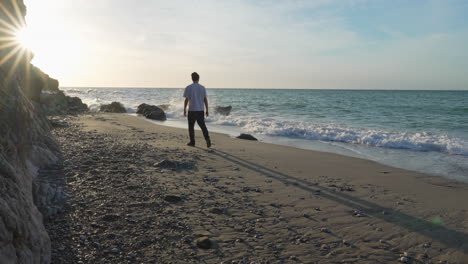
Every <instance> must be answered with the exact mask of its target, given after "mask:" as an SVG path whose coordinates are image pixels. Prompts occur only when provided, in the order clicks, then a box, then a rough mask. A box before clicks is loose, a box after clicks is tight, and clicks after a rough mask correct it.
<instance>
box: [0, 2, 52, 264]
mask: <svg viewBox="0 0 468 264" xmlns="http://www.w3.org/2000/svg"><path fill="white" fill-rule="evenodd" d="M25 15H26V7H25V6H24V3H23V0H0V263H2V264H4V263H5V264H7V263H49V262H50V239H49V237H48V235H47V232H46V230H45V228H44V224H43V216H42V214H41V212H40V211H39V210H38V206H39V207H41V206H42V205H40V204H37V203H38V201H44V199H43V197H38V195H35V194H34V193H41V194H42V195H44V192H43V191H40V192H35V191H33V190H38V189H42V187H41V186H40V185H38V184H37V182H38V181H37V171H38V169H40V168H44V167H47V166H49V165H51V164H54V163H56V162H57V161H58V160H59V158H58V157H59V149H58V146H57V144H56V142H55V141H54V139H53V138H52V137H51V135H50V127H49V123H48V121H47V119H46V117H45V115H44V114H43V111H42V107H41V106H40V105H39V104H38V103H37V101H39V100H40V94H41V92H42V90H43V89H44V88H45V87H46V86H48V85H51V86H55V82H54V81H53V80H52V79H50V78H49V77H48V76H46V75H45V74H44V73H42V72H41V71H40V70H39V69H37V68H35V67H33V66H32V65H31V64H30V60H31V58H32V55H31V54H30V53H29V52H27V51H26V50H25V49H24V48H22V47H21V46H20V45H19V44H18V43H16V42H15V41H14V31H15V28H18V27H19V26H21V24H23V22H22V21H23V18H24V16H25ZM57 87H58V83H57Z"/></svg>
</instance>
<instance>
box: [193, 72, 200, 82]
mask: <svg viewBox="0 0 468 264" xmlns="http://www.w3.org/2000/svg"><path fill="white" fill-rule="evenodd" d="M199 80H200V75H198V73H196V72H194V73H192V81H194V82H198V81H199Z"/></svg>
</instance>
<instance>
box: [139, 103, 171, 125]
mask: <svg viewBox="0 0 468 264" xmlns="http://www.w3.org/2000/svg"><path fill="white" fill-rule="evenodd" d="M137 114H140V115H143V116H144V117H146V118H148V119H152V120H159V121H166V113H164V110H162V109H161V108H159V107H157V106H155V105H148V104H141V105H139V106H138V110H137Z"/></svg>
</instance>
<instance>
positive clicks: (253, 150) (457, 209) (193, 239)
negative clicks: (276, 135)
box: [48, 114, 468, 263]
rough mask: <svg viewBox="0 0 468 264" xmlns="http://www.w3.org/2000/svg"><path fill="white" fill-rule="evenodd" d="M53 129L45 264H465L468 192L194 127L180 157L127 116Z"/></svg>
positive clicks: (160, 133)
mask: <svg viewBox="0 0 468 264" xmlns="http://www.w3.org/2000/svg"><path fill="white" fill-rule="evenodd" d="M56 123H57V124H58V125H57V128H55V129H54V134H55V135H56V137H57V138H58V140H59V141H60V144H61V146H62V151H63V155H64V164H63V171H64V175H65V176H64V184H65V185H66V186H67V189H68V192H69V194H70V198H69V199H68V200H67V201H66V202H65V204H64V205H63V210H62V211H61V212H60V213H59V214H58V215H56V216H55V217H54V218H52V219H50V221H49V223H48V229H49V234H50V236H51V239H52V243H53V249H54V252H53V263H398V261H403V262H405V261H406V262H407V263H468V235H467V234H468V230H467V228H468V211H467V210H468V202H466V201H468V185H467V184H463V183H458V182H453V181H449V180H446V179H443V178H439V177H432V176H428V175H424V174H421V173H417V172H411V171H406V170H402V169H397V168H392V167H388V166H384V165H381V164H377V163H374V162H371V161H367V160H362V159H356V158H350V157H344V156H340V155H336V154H330V153H322V152H314V151H308V150H300V149H295V148H291V147H285V146H279V145H273V144H266V143H261V142H252V141H246V140H241V139H233V138H230V137H228V136H226V135H222V134H215V133H212V134H211V136H212V141H213V143H214V145H213V147H212V149H211V150H208V149H206V147H205V144H204V140H203V139H202V137H201V131H199V130H197V131H196V135H197V146H196V147H188V146H186V145H185V144H186V143H187V141H188V135H187V134H188V133H187V131H186V130H185V129H178V128H171V127H164V126H158V125H154V124H152V123H150V122H147V121H146V120H144V119H142V118H139V117H134V116H129V115H122V114H120V115H119V114H96V115H83V116H79V117H74V118H59V119H57V120H56ZM208 128H209V127H208ZM206 248H208V249H206Z"/></svg>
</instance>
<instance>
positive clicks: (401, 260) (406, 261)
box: [398, 257, 409, 263]
mask: <svg viewBox="0 0 468 264" xmlns="http://www.w3.org/2000/svg"><path fill="white" fill-rule="evenodd" d="M398 261H400V262H402V263H408V262H409V259H408V258H407V257H401V258H400V259H399V260H398Z"/></svg>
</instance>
